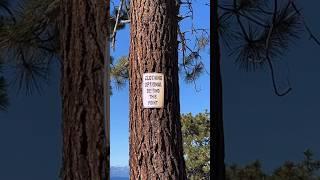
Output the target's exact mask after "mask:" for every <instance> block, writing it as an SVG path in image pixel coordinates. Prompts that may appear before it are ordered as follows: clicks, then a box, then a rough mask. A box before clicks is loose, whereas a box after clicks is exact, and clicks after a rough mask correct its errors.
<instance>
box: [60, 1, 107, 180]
mask: <svg viewBox="0 0 320 180" xmlns="http://www.w3.org/2000/svg"><path fill="white" fill-rule="evenodd" d="M60 3H61V4H60V11H61V16H60V18H61V19H60V23H61V24H60V28H59V29H60V43H61V47H60V48H61V56H62V57H61V58H62V69H61V71H62V79H61V94H62V107H63V166H62V169H61V175H60V176H61V179H63V180H104V179H107V177H108V176H109V167H106V165H107V159H108V157H109V154H108V152H109V151H107V150H108V147H107V146H108V144H106V137H105V136H106V134H108V133H106V134H105V129H104V128H105V126H104V111H105V109H104V97H103V94H104V88H103V87H104V59H105V58H104V57H105V56H106V53H105V48H106V38H107V23H106V20H107V12H108V11H109V10H108V9H109V3H110V2H109V1H103V0H61V2H60ZM108 67H109V66H108ZM107 168H108V169H107ZM108 179H109V178H108Z"/></svg>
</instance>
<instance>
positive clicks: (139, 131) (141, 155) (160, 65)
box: [129, 0, 186, 180]
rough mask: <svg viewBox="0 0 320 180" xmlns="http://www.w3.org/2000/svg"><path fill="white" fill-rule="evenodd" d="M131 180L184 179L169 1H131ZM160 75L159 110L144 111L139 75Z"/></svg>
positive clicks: (173, 9) (173, 6) (172, 5)
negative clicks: (161, 77)
mask: <svg viewBox="0 0 320 180" xmlns="http://www.w3.org/2000/svg"><path fill="white" fill-rule="evenodd" d="M130 2H131V5H130V11H131V12H130V20H131V33H130V36H131V40H130V65H129V75H130V83H129V84H130V179H131V180H139V179H141V180H149V179H157V180H158V179H173V180H174V179H179V180H180V179H182V180H183V179H186V174H185V163H184V158H183V149H182V136H181V122H180V104H179V84H178V42H177V26H178V21H177V14H178V12H179V7H178V6H177V5H176V1H174V0H131V1H130ZM151 72H158V73H163V74H164V85H165V87H164V108H161V109H155V108H152V109H144V108H143V101H142V76H143V73H151Z"/></svg>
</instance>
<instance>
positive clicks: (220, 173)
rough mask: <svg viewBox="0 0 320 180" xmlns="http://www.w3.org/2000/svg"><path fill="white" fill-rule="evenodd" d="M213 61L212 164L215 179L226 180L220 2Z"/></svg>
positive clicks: (214, 23)
mask: <svg viewBox="0 0 320 180" xmlns="http://www.w3.org/2000/svg"><path fill="white" fill-rule="evenodd" d="M213 13H214V15H213V24H212V29H213V54H212V55H213V58H212V59H213V62H212V68H211V69H212V78H213V81H212V84H211V89H212V98H213V106H212V109H213V110H212V114H213V118H212V120H213V121H212V123H211V125H212V126H211V132H213V133H212V138H211V139H212V140H213V142H212V143H211V148H210V149H211V152H212V153H211V154H212V165H213V179H215V180H224V179H225V164H224V158H225V154H224V153H225V150H224V131H223V108H222V107H223V104H222V100H223V97H222V80H221V71H220V62H221V54H220V44H219V34H218V28H217V27H218V2H217V1H214V2H213Z"/></svg>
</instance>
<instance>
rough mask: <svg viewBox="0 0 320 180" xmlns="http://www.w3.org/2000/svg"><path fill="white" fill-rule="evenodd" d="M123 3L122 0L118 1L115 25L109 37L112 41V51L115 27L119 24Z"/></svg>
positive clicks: (114, 40)
mask: <svg viewBox="0 0 320 180" xmlns="http://www.w3.org/2000/svg"><path fill="white" fill-rule="evenodd" d="M123 2H124V0H120V5H119V8H118V12H117V16H116V23H115V25H114V28H113V33H112V36H111V39H112V44H111V47H112V49H113V50H115V42H116V34H117V27H118V24H119V19H120V13H121V9H122V5H123Z"/></svg>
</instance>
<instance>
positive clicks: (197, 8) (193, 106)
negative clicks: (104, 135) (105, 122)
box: [110, 1, 210, 166]
mask: <svg viewBox="0 0 320 180" xmlns="http://www.w3.org/2000/svg"><path fill="white" fill-rule="evenodd" d="M116 2H117V1H116ZM204 3H205V1H195V4H194V6H193V7H194V14H195V17H194V25H195V27H198V28H207V29H208V30H209V28H210V19H209V17H210V9H209V6H206V5H204ZM115 4H117V3H115ZM182 25H183V27H182V31H183V30H188V29H190V27H191V24H190V20H185V23H183V24H182ZM129 38H130V36H129V28H126V29H125V30H121V31H120V32H119V33H118V34H117V43H116V50H115V51H114V52H111V54H112V55H113V56H114V57H120V56H122V55H127V54H128V50H129ZM201 56H202V58H203V61H204V63H205V65H206V70H207V71H208V72H209V71H210V67H209V64H210V62H209V60H210V52H209V49H207V50H206V51H204V52H203V53H202V54H201ZM209 87H210V78H209V74H207V73H204V74H203V76H202V77H201V78H200V79H199V80H198V81H197V89H200V92H196V90H195V88H194V85H193V84H186V83H185V82H184V81H183V79H182V78H180V104H181V112H182V113H188V112H192V113H193V114H196V113H199V112H203V111H204V110H205V109H208V110H210V99H209V97H210V89H209ZM113 93H114V94H113V95H112V97H111V122H110V128H111V139H110V141H111V149H110V151H111V158H110V159H111V162H110V163H111V165H112V166H128V165H129V162H128V160H129V106H128V105H129V96H128V94H129V89H128V85H126V87H125V88H124V89H121V90H118V91H117V90H114V91H113Z"/></svg>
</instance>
